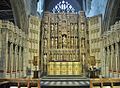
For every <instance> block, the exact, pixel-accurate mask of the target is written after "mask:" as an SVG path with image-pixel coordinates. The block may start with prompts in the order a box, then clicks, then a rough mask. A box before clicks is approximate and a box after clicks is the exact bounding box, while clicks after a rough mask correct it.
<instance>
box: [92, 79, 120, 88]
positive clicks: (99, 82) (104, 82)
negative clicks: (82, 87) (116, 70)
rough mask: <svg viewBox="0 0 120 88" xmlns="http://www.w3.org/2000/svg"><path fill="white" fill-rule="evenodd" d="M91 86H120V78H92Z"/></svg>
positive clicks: (100, 87) (99, 87)
mask: <svg viewBox="0 0 120 88" xmlns="http://www.w3.org/2000/svg"><path fill="white" fill-rule="evenodd" d="M90 88H120V78H100V79H99V78H98V79H91V80H90Z"/></svg>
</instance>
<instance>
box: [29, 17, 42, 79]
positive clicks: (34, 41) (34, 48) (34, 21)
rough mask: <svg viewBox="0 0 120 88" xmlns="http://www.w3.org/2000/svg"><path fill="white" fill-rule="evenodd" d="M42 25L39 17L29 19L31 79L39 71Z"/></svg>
mask: <svg viewBox="0 0 120 88" xmlns="http://www.w3.org/2000/svg"><path fill="white" fill-rule="evenodd" d="M40 24H41V20H40V19H39V18H38V17H35V16H30V17H29V29H28V38H27V40H28V42H27V46H28V48H27V49H28V56H27V60H28V68H29V69H30V70H31V77H32V76H33V71H35V70H37V71H38V70H39V64H40V63H39V62H40V59H39V58H40V57H39V49H40V47H39V46H40Z"/></svg>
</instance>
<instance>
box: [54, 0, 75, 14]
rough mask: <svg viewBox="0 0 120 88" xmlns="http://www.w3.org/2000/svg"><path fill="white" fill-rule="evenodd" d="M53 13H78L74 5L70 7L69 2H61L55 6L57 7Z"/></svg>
mask: <svg viewBox="0 0 120 88" xmlns="http://www.w3.org/2000/svg"><path fill="white" fill-rule="evenodd" d="M52 12H53V13H59V12H67V13H69V12H73V13H74V12H76V11H75V8H73V6H72V5H70V3H69V2H67V1H65V0H63V1H61V2H59V3H58V4H57V5H55V7H54V8H53V9H52Z"/></svg>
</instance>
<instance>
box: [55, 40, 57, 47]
mask: <svg viewBox="0 0 120 88" xmlns="http://www.w3.org/2000/svg"><path fill="white" fill-rule="evenodd" d="M55 47H56V48H57V38H55Z"/></svg>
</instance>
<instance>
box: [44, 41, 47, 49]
mask: <svg viewBox="0 0 120 88" xmlns="http://www.w3.org/2000/svg"><path fill="white" fill-rule="evenodd" d="M44 47H45V48H47V40H46V39H45V40H44Z"/></svg>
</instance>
